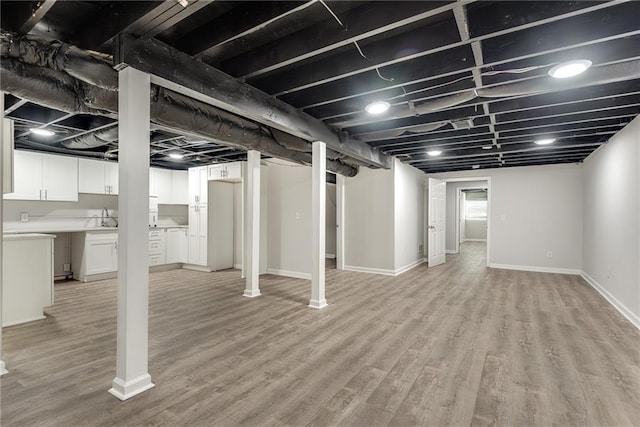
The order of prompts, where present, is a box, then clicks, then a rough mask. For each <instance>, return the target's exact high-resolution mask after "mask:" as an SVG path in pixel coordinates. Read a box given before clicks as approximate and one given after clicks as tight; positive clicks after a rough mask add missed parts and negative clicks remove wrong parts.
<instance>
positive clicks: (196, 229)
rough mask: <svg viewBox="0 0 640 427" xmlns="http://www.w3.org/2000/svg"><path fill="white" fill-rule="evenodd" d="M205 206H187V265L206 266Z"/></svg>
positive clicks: (206, 210)
mask: <svg viewBox="0 0 640 427" xmlns="http://www.w3.org/2000/svg"><path fill="white" fill-rule="evenodd" d="M207 212H208V209H207V205H204V204H200V205H189V264H194V265H201V266H207V244H208V234H207V233H208V230H207V221H208V220H207Z"/></svg>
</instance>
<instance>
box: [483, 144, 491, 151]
mask: <svg viewBox="0 0 640 427" xmlns="http://www.w3.org/2000/svg"><path fill="white" fill-rule="evenodd" d="M492 148H493V146H492V145H485V146H484V147H482V149H483V150H491V149H492Z"/></svg>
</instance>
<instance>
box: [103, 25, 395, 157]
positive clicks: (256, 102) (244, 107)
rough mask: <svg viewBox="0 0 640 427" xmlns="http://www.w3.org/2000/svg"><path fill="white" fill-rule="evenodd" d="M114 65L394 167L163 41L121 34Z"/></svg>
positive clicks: (370, 150) (377, 154)
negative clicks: (137, 71) (132, 68)
mask: <svg viewBox="0 0 640 427" xmlns="http://www.w3.org/2000/svg"><path fill="white" fill-rule="evenodd" d="M114 64H115V65H116V66H117V67H121V66H124V65H128V66H131V67H134V68H136V69H139V70H141V71H144V72H147V73H149V74H151V75H152V76H153V77H152V80H153V81H154V82H156V83H157V84H159V85H160V86H167V87H169V88H171V89H172V90H176V91H179V92H182V93H184V94H185V95H188V96H191V97H194V98H196V99H199V100H200V101H203V102H207V103H209V104H211V105H214V106H216V107H219V108H222V109H224V110H227V111H230V112H232V113H235V114H238V115H240V116H243V117H247V118H249V119H251V120H255V121H257V122H259V123H262V124H265V125H267V126H272V127H274V128H276V129H280V130H282V131H283V132H287V133H290V134H292V135H294V136H297V137H299V138H302V139H305V140H307V141H323V142H325V143H326V144H327V147H328V148H330V149H332V150H334V151H337V152H339V153H342V154H345V155H347V156H350V157H353V158H355V159H357V160H359V161H362V162H365V163H367V164H369V165H371V166H375V167H381V168H390V167H391V159H390V158H389V157H388V156H387V155H386V154H383V153H381V152H379V151H377V150H375V149H374V148H372V147H371V146H369V145H367V144H366V143H364V142H360V141H356V140H352V139H349V138H347V139H346V140H341V139H340V137H339V136H338V135H337V134H336V133H335V132H334V131H332V130H331V129H330V128H329V127H328V126H327V125H325V124H324V123H322V122H321V121H319V120H317V119H315V118H314V117H312V116H309V115H307V114H305V113H302V112H300V111H298V110H296V109H295V108H293V107H291V106H290V105H288V104H286V103H284V102H282V101H280V100H277V99H274V98H272V97H270V96H268V95H267V94H265V93H264V92H261V91H259V90H257V89H255V88H253V87H251V86H249V85H247V84H246V83H242V82H239V81H237V80H236V79H234V78H232V77H231V76H229V75H227V74H225V73H223V72H221V71H219V70H217V69H215V68H213V67H211V66H208V65H207V64H204V63H202V62H200V61H197V60H196V59H194V58H192V57H190V56H189V55H187V54H185V53H182V52H179V51H177V50H176V49H174V48H172V47H170V46H168V45H165V44H164V43H162V42H159V41H157V40H141V39H136V38H134V37H132V36H130V35H126V34H121V35H120V36H119V38H118V41H117V46H116V50H115V55H114Z"/></svg>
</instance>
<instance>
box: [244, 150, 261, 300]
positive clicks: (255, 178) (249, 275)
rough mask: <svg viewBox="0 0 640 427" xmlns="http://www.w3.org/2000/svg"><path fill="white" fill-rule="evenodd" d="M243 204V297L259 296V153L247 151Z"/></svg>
mask: <svg viewBox="0 0 640 427" xmlns="http://www.w3.org/2000/svg"><path fill="white" fill-rule="evenodd" d="M245 179H246V183H247V185H246V194H245V196H246V203H245V205H244V206H245V216H244V218H245V224H246V227H245V228H246V232H245V235H244V238H245V244H244V249H245V257H244V262H243V267H244V272H245V277H246V287H245V290H244V294H243V295H244V296H245V297H250V298H253V297H257V296H259V295H260V285H259V276H260V152H259V151H255V150H249V151H247V174H246V177H245Z"/></svg>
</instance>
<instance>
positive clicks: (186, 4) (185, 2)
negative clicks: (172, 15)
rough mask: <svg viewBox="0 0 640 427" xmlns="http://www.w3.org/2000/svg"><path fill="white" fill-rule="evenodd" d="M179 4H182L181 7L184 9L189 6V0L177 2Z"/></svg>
mask: <svg viewBox="0 0 640 427" xmlns="http://www.w3.org/2000/svg"><path fill="white" fill-rule="evenodd" d="M177 2H178V3H180V6H182V7H187V6H189V1H188V0H177Z"/></svg>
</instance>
